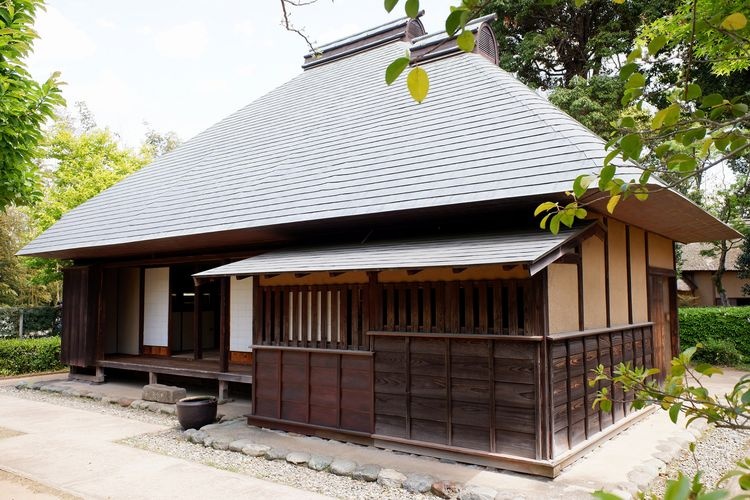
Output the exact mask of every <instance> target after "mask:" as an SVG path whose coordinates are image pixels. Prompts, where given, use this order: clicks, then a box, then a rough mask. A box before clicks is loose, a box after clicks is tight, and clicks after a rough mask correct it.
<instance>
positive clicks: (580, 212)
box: [576, 208, 588, 219]
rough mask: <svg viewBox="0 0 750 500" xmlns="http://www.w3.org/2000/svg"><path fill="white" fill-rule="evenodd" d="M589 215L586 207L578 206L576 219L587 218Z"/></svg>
mask: <svg viewBox="0 0 750 500" xmlns="http://www.w3.org/2000/svg"><path fill="white" fill-rule="evenodd" d="M587 215H588V212H587V211H586V209H585V208H578V209H576V219H585V218H586V216H587Z"/></svg>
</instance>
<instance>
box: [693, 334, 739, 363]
mask: <svg viewBox="0 0 750 500" xmlns="http://www.w3.org/2000/svg"><path fill="white" fill-rule="evenodd" d="M693 359H694V360H695V361H702V362H705V363H709V364H712V365H725V366H735V365H739V364H740V363H742V353H741V352H740V351H739V350H738V349H737V346H736V345H734V342H732V341H731V340H721V339H709V340H707V341H706V343H705V344H703V347H702V348H700V349H698V351H696V353H695V355H694V356H693Z"/></svg>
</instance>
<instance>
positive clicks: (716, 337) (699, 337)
mask: <svg viewBox="0 0 750 500" xmlns="http://www.w3.org/2000/svg"><path fill="white" fill-rule="evenodd" d="M679 318H680V343H681V345H683V346H684V347H692V346H694V345H696V344H698V343H700V344H703V346H704V348H703V349H701V350H699V351H698V352H697V353H696V357H695V359H696V360H699V361H707V362H710V363H715V364H725V365H733V364H737V362H732V361H731V360H728V359H727V360H721V359H716V360H710V359H708V358H707V357H706V355H708V354H710V353H709V351H715V350H717V349H719V350H720V349H721V346H719V345H717V342H723V343H724V344H725V345H726V344H727V343H732V344H734V346H735V347H736V350H737V351H739V353H740V354H741V355H742V356H743V357H744V358H745V359H750V307H686V308H680V309H679ZM729 356H732V354H731V353H730V354H729Z"/></svg>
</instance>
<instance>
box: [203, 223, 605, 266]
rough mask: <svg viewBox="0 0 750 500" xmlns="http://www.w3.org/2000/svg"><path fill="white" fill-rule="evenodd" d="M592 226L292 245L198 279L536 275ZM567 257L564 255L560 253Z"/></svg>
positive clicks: (238, 262) (235, 263) (233, 263)
mask: <svg viewBox="0 0 750 500" xmlns="http://www.w3.org/2000/svg"><path fill="white" fill-rule="evenodd" d="M589 227H592V226H591V225H589V226H586V227H583V228H579V229H576V230H567V231H561V232H560V233H558V234H552V233H550V232H543V231H522V232H511V233H500V234H484V235H464V236H453V237H443V238H432V239H412V240H400V241H384V242H375V243H365V244H359V245H335V246H318V247H306V248H286V249H281V250H273V251H270V252H266V253H262V254H260V255H256V256H253V257H249V258H247V259H244V260H240V261H237V262H232V263H230V264H226V265H223V266H219V267H216V268H213V269H209V270H206V271H203V272H200V273H197V274H195V275H194V276H195V277H196V278H209V277H219V276H250V275H259V274H271V273H309V272H319V271H335V272H345V271H383V270H390V269H424V268H432V267H448V266H452V267H456V266H472V265H482V264H499V265H509V264H527V265H529V266H530V274H532V275H533V274H535V273H536V272H538V271H540V270H541V269H543V268H544V267H546V265H548V264H549V262H548V261H547V260H546V259H545V257H546V256H550V255H552V256H553V257H554V256H555V255H556V254H555V253H554V252H555V250H558V249H561V248H563V247H565V245H566V244H568V243H569V242H571V241H574V240H576V239H578V238H579V237H580V236H581V235H582V234H583V233H585V232H586V231H587V230H588V229H589ZM560 255H561V254H560Z"/></svg>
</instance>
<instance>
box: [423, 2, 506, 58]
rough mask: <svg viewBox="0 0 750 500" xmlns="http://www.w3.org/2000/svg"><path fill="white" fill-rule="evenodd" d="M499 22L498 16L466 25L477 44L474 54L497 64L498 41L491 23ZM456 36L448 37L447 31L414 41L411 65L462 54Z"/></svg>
mask: <svg viewBox="0 0 750 500" xmlns="http://www.w3.org/2000/svg"><path fill="white" fill-rule="evenodd" d="M496 20H497V14H489V15H487V16H483V17H478V18H476V19H472V20H471V21H469V22H468V23H466V30H467V31H471V32H472V33H474V37H475V39H476V43H475V44H474V50H473V52H474V53H475V54H481V55H482V56H484V57H486V58H487V59H489V60H490V61H492V62H493V63H495V64H498V63H499V62H500V59H499V55H498V49H497V39H496V38H495V32H494V30H493V29H492V26H491V23H492V22H493V21H496ZM457 36H458V35H456V36H448V33H446V32H445V31H440V32H437V33H429V34H427V35H423V36H419V37H417V38H414V39H413V40H412V46H411V48H410V57H411V63H412V64H415V63H423V62H427V61H431V60H433V59H438V58H442V57H448V56H450V55H453V54H457V53H460V52H461V49H459V48H458V44H457V43H456V37H457Z"/></svg>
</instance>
